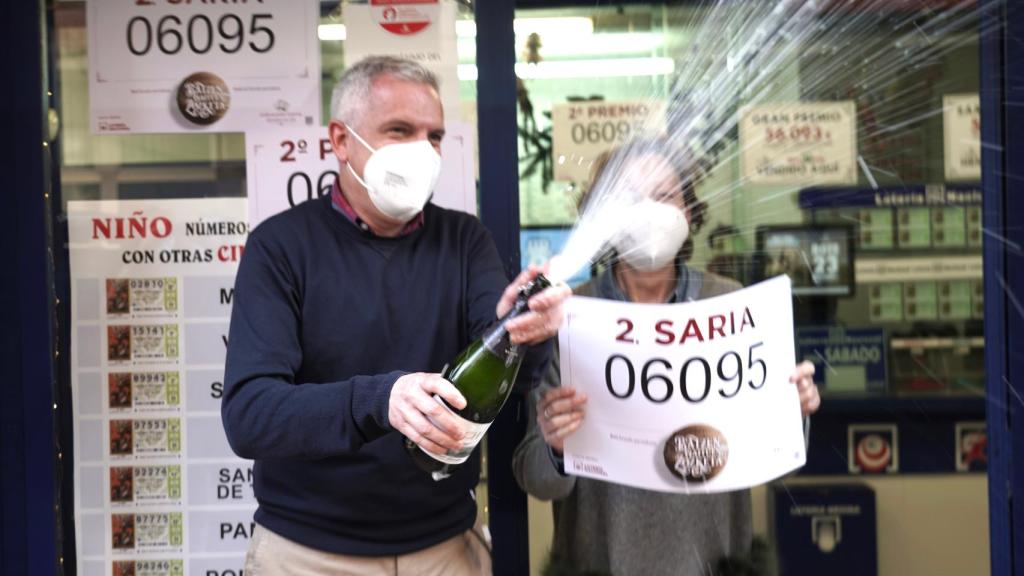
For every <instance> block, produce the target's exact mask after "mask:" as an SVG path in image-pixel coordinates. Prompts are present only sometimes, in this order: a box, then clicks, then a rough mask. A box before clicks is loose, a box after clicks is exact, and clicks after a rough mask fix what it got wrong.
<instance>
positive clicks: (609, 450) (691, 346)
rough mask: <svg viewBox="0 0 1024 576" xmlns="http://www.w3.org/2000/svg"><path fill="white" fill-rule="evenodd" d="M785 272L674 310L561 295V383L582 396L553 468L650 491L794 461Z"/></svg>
mask: <svg viewBox="0 0 1024 576" xmlns="http://www.w3.org/2000/svg"><path fill="white" fill-rule="evenodd" d="M791 298H792V296H791V292H790V281H789V278H787V277H785V276H780V277H777V278H773V279H771V280H767V281H765V282H762V283H760V284H757V285H756V286H753V287H750V288H747V289H745V290H739V291H736V292H733V293H730V294H727V295H724V296H719V297H716V298H709V299H706V300H701V301H699V302H691V303H686V304H663V305H651V304H632V303H624V302H613V301H609V300H600V299H594V298H581V297H573V298H571V299H570V300H569V302H568V304H567V309H566V321H565V324H564V326H563V328H562V330H561V331H560V332H559V345H560V349H561V370H562V385H563V386H574V387H576V388H577V389H578V390H581V391H583V392H584V393H585V394H586V395H587V397H588V401H587V415H586V418H584V420H583V424H582V425H581V426H580V428H579V429H578V430H577V431H576V432H575V433H574V434H572V435H571V436H569V437H568V438H567V439H566V442H565V470H566V472H568V473H570V474H575V475H578V476H586V477H590V478H597V479H600V480H605V481H608V482H615V483H618V484H625V485H628V486H634V487H637V488H645V489H648V490H658V491H662V492H682V493H694V492H724V491H729V490H738V489H741V488H748V487H750V486H754V485H758V484H763V483H765V482H768V481H769V480H772V479H774V478H778V477H779V476H781V475H783V474H785V473H787V472H790V471H792V470H794V469H796V468H798V467H800V466H802V465H803V464H804V462H805V460H806V454H805V449H804V437H803V426H802V420H801V417H800V399H799V395H798V393H797V389H796V386H795V385H794V384H792V383H790V382H789V377H790V375H792V373H793V370H794V367H795V365H796V362H795V353H794V348H793V309H792V300H791Z"/></svg>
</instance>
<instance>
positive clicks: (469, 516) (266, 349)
mask: <svg viewBox="0 0 1024 576" xmlns="http://www.w3.org/2000/svg"><path fill="white" fill-rule="evenodd" d="M424 217H425V220H424V225H423V226H422V227H421V228H420V229H418V230H416V231H415V232H413V233H411V234H409V235H407V236H403V237H399V238H380V237H376V236H373V235H372V234H370V233H368V232H364V231H362V230H361V229H360V228H359V227H357V226H356V225H355V223H353V222H351V221H350V220H348V219H347V218H346V217H345V216H344V215H342V214H341V213H339V212H338V211H336V210H335V209H334V208H333V207H332V205H331V203H330V196H324V197H323V198H321V199H319V200H314V201H310V202H306V203H304V204H301V205H299V206H297V207H295V208H293V209H291V210H288V211H286V212H283V213H281V214H279V215H277V216H274V217H273V218H270V219H269V220H267V221H266V222H264V223H263V224H261V225H260V226H258V227H257V228H256V229H255V230H254V231H253V232H252V234H251V236H250V237H249V240H248V242H247V245H246V248H245V255H244V257H243V258H242V262H241V265H240V267H239V270H238V276H237V278H236V281H235V294H234V305H233V306H234V307H233V311H232V315H231V333H230V336H229V341H228V355H227V365H226V374H225V382H224V384H225V394H224V399H223V404H222V406H221V414H222V417H223V421H224V429H225V431H226V432H227V437H228V441H229V442H230V443H231V447H232V448H233V449H234V451H235V452H236V453H237V454H238V455H239V456H241V457H243V458H251V459H254V460H255V461H256V464H255V471H254V476H255V485H254V488H255V492H256V499H257V500H258V502H259V509H258V510H257V512H256V521H257V522H259V523H260V524H261V525H263V526H265V527H267V528H269V529H270V530H272V531H274V532H276V533H278V534H280V535H282V536H284V537H286V538H288V539H290V540H293V541H295V542H298V543H300V544H303V545H306V546H309V547H312V548H316V549H319V550H324V551H328V552H335V553H342V554H354V555H368V556H377V555H393V554H402V553H406V552H410V551H414V550H419V549H423V548H426V547H428V546H431V545H433V544H436V543H438V542H441V541H443V540H445V539H447V538H449V537H451V536H453V535H455V534H458V533H460V532H462V531H465V530H466V529H468V528H469V527H471V526H472V524H473V522H474V519H475V517H476V503H475V502H474V500H473V499H472V495H471V494H472V491H473V489H474V488H475V486H476V484H477V482H478V480H479V473H480V462H479V457H478V455H477V453H476V452H478V451H476V452H475V453H474V455H473V457H472V458H471V459H470V460H469V461H468V462H467V463H466V464H465V465H463V466H461V467H460V469H459V470H458V471H457V472H456V473H455V474H454V475H453V476H452V477H450V478H448V479H446V480H443V481H441V482H435V481H433V480H432V479H431V478H430V476H429V474H427V473H425V472H423V471H422V470H420V469H419V468H417V467H416V465H415V464H414V463H413V462H412V460H411V459H410V457H409V455H408V454H406V453H405V450H404V448H403V446H402V436H401V435H400V434H399V433H397V432H395V431H394V430H393V429H392V428H391V426H390V424H389V422H388V399H389V396H390V393H391V388H392V386H393V384H394V382H395V380H396V379H398V378H399V377H400V376H402V375H403V374H406V373H409V372H440V371H441V369H442V368H443V366H444V365H445V363H447V362H449V361H450V360H451V359H452V358H454V357H455V355H456V354H457V353H458V352H459V351H460V350H461V349H462V348H464V347H465V346H466V345H468V344H469V343H470V342H472V340H473V339H475V338H476V337H477V336H479V334H480V333H481V332H482V331H483V329H484V328H486V327H487V326H488V325H489V324H491V323H492V322H493V321H494V319H495V311H494V309H495V305H496V304H497V302H498V299H499V298H500V296H501V293H502V291H503V290H504V288H505V286H506V285H507V279H506V277H505V274H504V271H503V269H502V266H501V261H500V259H499V257H498V253H497V250H496V249H495V247H494V242H493V240H492V239H491V237H490V234H489V233H488V232H487V230H486V229H485V228H484V227H483V225H482V224H481V223H480V221H479V220H477V219H476V218H474V217H473V216H470V215H467V214H464V213H461V212H455V211H450V210H445V209H443V208H440V207H437V206H434V205H433V204H428V205H427V207H426V208H425V210H424ZM523 369H524V371H525V370H526V369H527V368H526V367H525V366H524V368H523Z"/></svg>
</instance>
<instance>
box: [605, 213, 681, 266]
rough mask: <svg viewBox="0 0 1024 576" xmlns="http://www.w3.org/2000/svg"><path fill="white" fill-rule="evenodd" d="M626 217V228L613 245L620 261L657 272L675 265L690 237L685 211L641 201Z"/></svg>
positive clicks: (613, 241) (624, 215) (624, 227)
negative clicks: (677, 255)
mask: <svg viewBox="0 0 1024 576" xmlns="http://www.w3.org/2000/svg"><path fill="white" fill-rule="evenodd" d="M623 217H624V224H623V228H622V230H621V231H620V232H619V233H618V234H617V235H616V236H615V238H614V239H613V240H612V246H613V247H614V248H615V251H616V252H617V253H618V257H619V259H620V260H622V261H624V262H626V263H627V264H629V265H630V266H632V267H633V268H636V269H637V270H656V269H658V268H661V267H663V266H665V265H667V264H669V263H671V262H672V261H673V260H674V259H675V257H676V254H678V253H679V250H680V249H681V248H682V247H683V243H684V242H686V238H687V237H688V236H689V234H690V226H689V223H688V222H687V221H686V214H685V213H684V212H683V210H682V209H681V208H679V207H678V206H675V205H672V204H666V203H664V202H658V201H656V200H652V199H650V198H645V199H643V200H640V201H639V202H638V203H637V204H635V205H633V206H632V207H631V208H630V209H629V210H627V212H626V213H625V214H623Z"/></svg>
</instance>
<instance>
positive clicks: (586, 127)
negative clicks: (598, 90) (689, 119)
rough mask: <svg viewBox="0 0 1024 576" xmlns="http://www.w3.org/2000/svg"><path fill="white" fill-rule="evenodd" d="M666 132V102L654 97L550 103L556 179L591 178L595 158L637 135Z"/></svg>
mask: <svg viewBox="0 0 1024 576" xmlns="http://www.w3.org/2000/svg"><path fill="white" fill-rule="evenodd" d="M664 133H665V105H664V102H660V101H657V100H636V101H622V102H603V101H599V102H571V103H568V104H555V105H554V106H552V107H551V138H552V149H551V154H552V156H553V157H554V158H553V160H554V167H555V180H569V181H572V182H590V180H591V178H592V177H593V174H592V172H593V168H594V162H595V161H596V160H597V159H598V157H600V155H601V154H602V153H603V152H605V151H608V150H611V149H613V148H615V147H616V146H619V145H621V144H624V143H626V142H628V141H629V140H630V139H632V138H636V137H638V136H645V135H646V136H659V135H663V134H664Z"/></svg>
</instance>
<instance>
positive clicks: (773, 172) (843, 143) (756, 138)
mask: <svg viewBox="0 0 1024 576" xmlns="http://www.w3.org/2000/svg"><path fill="white" fill-rule="evenodd" d="M740 167H741V173H742V174H743V178H744V179H745V180H747V181H748V182H750V183H751V184H770V185H801V186H802V185H825V184H843V185H855V184H857V106H856V104H855V103H854V102H853V101H852V100H850V101H842V102H793V103H786V104H764V105H758V106H749V107H747V108H744V109H743V110H741V111H740Z"/></svg>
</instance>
